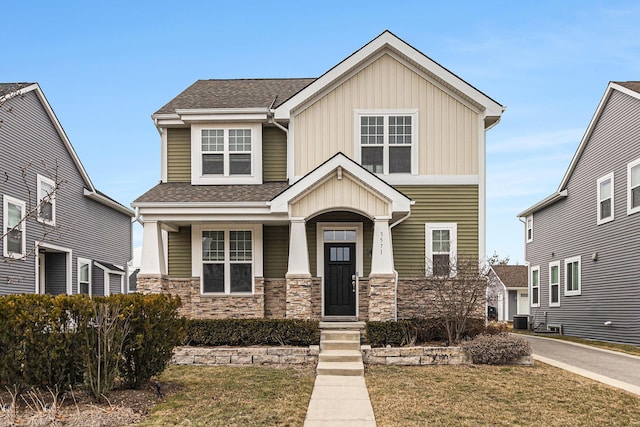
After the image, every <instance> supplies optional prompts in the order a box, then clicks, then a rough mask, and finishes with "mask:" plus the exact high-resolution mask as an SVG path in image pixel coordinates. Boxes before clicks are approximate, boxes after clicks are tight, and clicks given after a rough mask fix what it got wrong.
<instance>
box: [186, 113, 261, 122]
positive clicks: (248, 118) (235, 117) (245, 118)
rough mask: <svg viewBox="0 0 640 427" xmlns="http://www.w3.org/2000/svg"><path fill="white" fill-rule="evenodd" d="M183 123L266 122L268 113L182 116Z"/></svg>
mask: <svg viewBox="0 0 640 427" xmlns="http://www.w3.org/2000/svg"><path fill="white" fill-rule="evenodd" d="M180 119H181V120H182V122H183V123H195V122H264V121H266V120H267V113H236V114H224V115H223V114H218V115H212V114H190V115H184V116H180Z"/></svg>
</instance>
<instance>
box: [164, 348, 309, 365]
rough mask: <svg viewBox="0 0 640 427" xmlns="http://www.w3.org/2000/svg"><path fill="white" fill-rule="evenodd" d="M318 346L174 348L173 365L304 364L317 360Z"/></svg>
mask: <svg viewBox="0 0 640 427" xmlns="http://www.w3.org/2000/svg"><path fill="white" fill-rule="evenodd" d="M319 352H320V347H319V346H317V345H311V346H309V347H188V346H183V347H176V348H175V349H174V350H173V357H172V359H171V362H172V363H174V364H176V365H284V364H293V365H307V364H314V363H317V361H318V353H319Z"/></svg>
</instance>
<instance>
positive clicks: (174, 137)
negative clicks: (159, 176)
mask: <svg viewBox="0 0 640 427" xmlns="http://www.w3.org/2000/svg"><path fill="white" fill-rule="evenodd" d="M167 181H168V182H190V181H191V129H189V128H186V129H185V128H168V129H167ZM189 277H190V276H189Z"/></svg>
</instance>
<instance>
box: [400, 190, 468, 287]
mask: <svg viewBox="0 0 640 427" xmlns="http://www.w3.org/2000/svg"><path fill="white" fill-rule="evenodd" d="M396 188H397V189H398V190H400V191H402V192H403V193H404V194H406V195H407V196H408V197H410V198H411V199H412V200H414V201H415V204H414V205H413V206H412V207H411V216H410V217H409V219H407V220H406V221H404V222H403V223H401V224H399V225H397V226H396V227H394V228H393V257H394V262H395V266H396V270H397V271H398V274H399V276H400V277H414V276H416V275H418V274H420V271H424V264H425V223H428V222H455V223H457V224H458V256H459V257H473V258H477V257H478V186H476V185H465V186H397V187H396Z"/></svg>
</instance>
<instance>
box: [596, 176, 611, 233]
mask: <svg viewBox="0 0 640 427" xmlns="http://www.w3.org/2000/svg"><path fill="white" fill-rule="evenodd" d="M609 221H613V172H611V173H610V174H607V175H605V176H603V177H602V178H600V179H598V221H597V223H598V224H604V223H606V222H609Z"/></svg>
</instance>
